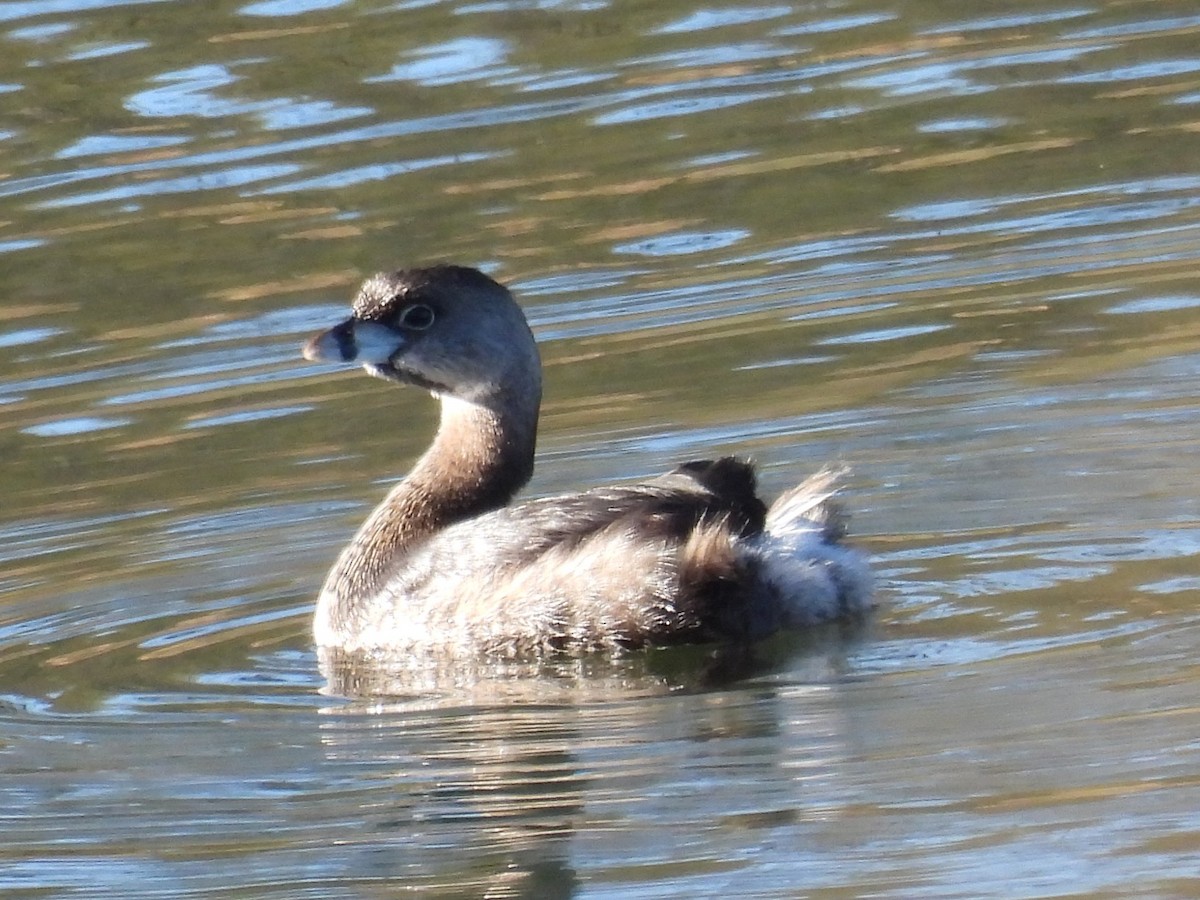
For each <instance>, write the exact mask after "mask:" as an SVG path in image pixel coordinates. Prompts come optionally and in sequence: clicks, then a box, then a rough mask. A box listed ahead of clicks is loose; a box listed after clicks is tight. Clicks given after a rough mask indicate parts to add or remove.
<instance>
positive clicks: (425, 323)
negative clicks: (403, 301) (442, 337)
mask: <svg viewBox="0 0 1200 900" xmlns="http://www.w3.org/2000/svg"><path fill="white" fill-rule="evenodd" d="M434 318H435V316H434V314H433V310H432V309H431V308H430V307H428V306H426V305H425V304H424V303H414V304H413V305H412V306H408V307H405V308H404V310H403V311H402V312H401V313H400V324H401V325H403V326H404V327H405V328H411V329H413V330H414V331H424V330H425V329H426V328H428V327H429V326H430V325H432V324H433V320H434Z"/></svg>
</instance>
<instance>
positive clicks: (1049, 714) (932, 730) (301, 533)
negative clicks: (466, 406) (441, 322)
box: [0, 0, 1200, 898]
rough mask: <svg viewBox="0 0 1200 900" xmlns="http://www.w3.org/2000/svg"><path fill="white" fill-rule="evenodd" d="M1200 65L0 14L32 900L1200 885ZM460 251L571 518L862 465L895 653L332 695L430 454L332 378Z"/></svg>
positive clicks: (787, 35) (890, 11) (13, 832)
mask: <svg viewBox="0 0 1200 900" xmlns="http://www.w3.org/2000/svg"><path fill="white" fill-rule="evenodd" d="M985 6H986V9H985V8H984V7H985ZM1198 35H1200V14H1198V13H1197V11H1196V8H1195V5H1194V4H1189V3H1175V2H1170V0H1156V2H1150V0H1141V2H1138V0H1133V2H1092V3H1082V4H1076V3H1068V4H1059V5H1054V4H1049V3H1044V2H1025V3H997V4H972V5H967V4H953V3H936V2H910V3H905V4H893V5H890V6H889V5H880V4H877V3H870V2H857V0H844V2H822V3H771V2H765V3H761V4H752V3H744V4H743V3H739V4H711V5H703V4H694V3H683V2H657V3H634V2H605V0H577V2H570V0H562V2H553V0H545V2H535V0H528V2H519V0H511V2H503V0H497V2H490V0H480V2H474V3H473V2H462V3H449V2H437V0H409V2H390V3H389V2H374V3H372V2H337V0H307V2H305V0H290V2H289V0H263V2H245V3H241V4H237V3H204V4H200V3H184V2H180V0H162V2H127V3H121V2H111V3H103V2H91V0H53V2H49V0H43V2H13V3H8V4H4V5H2V6H0V46H2V47H3V50H4V57H3V61H0V275H2V279H3V280H2V282H0V283H2V284H3V288H4V292H3V295H2V296H0V422H2V427H0V462H2V465H3V469H2V471H3V475H4V487H3V494H2V496H3V500H4V503H3V506H2V508H0V761H2V765H3V772H4V778H3V780H2V781H0V891H3V892H4V893H5V895H6V896H8V895H11V896H14V897H26V896H28V897H34V896H97V897H100V896H102V897H122V898H125V897H206V898H207V897H246V896H255V897H279V898H282V897H308V896H320V897H323V898H325V897H359V896H391V895H394V894H397V893H400V892H403V891H415V892H418V893H425V894H429V895H432V896H462V897H481V896H489V897H502V896H524V897H565V896H581V897H584V896H587V897H601V896H603V897H606V896H620V897H701V896H721V895H731V896H755V897H794V896H828V897H834V896H863V895H873V896H884V897H912V896H943V897H945V896H960V897H968V896H969V897H978V896H994V897H1012V896H1083V895H1086V896H1129V895H1137V896H1181V897H1182V896H1194V895H1195V894H1196V893H1197V892H1198V891H1200V862H1197V860H1200V813H1197V810H1198V809H1200V768H1198V766H1197V761H1198V759H1200V745H1198V742H1197V734H1200V706H1198V704H1197V701H1196V697H1197V692H1198V689H1200V668H1198V667H1197V664H1196V658H1197V651H1198V649H1200V616H1198V615H1197V612H1196V598H1197V596H1198V595H1200V527H1198V526H1200V502H1198V499H1197V485H1198V484H1200V462H1197V454H1196V452H1195V447H1196V445H1197V441H1198V439H1200V401H1198V400H1197V385H1198V384H1200V288H1198V286H1197V280H1196V272H1197V269H1198V263H1200V53H1198V51H1197V47H1198V46H1200V44H1198V43H1197V38H1198ZM433 260H453V261H456V262H462V263H466V264H471V265H478V266H482V267H484V268H485V269H486V270H487V271H489V272H491V273H492V274H493V275H495V276H496V277H498V278H500V279H502V280H504V281H506V282H507V283H510V284H511V285H512V286H513V288H514V290H515V291H516V292H517V294H518V296H519V298H520V299H521V301H522V303H523V304H524V306H525V307H526V309H527V311H528V313H529V316H530V319H531V322H532V324H533V326H534V329H535V331H536V332H537V334H538V337H539V339H540V340H541V342H542V347H543V353H544V357H545V361H546V365H547V373H546V380H547V398H546V409H545V416H544V419H543V425H542V430H541V433H542V442H541V448H540V455H539V462H538V474H537V475H536V476H535V479H534V482H533V484H532V485H531V487H530V490H531V491H532V492H533V493H535V494H544V493H551V492H554V491H560V490H567V489H571V488H577V487H582V486H587V485H591V484H594V483H597V482H601V481H608V480H619V479H629V478H636V477H640V476H643V475H647V474H650V473H654V472H657V471H660V470H662V469H663V468H665V467H667V466H669V465H670V464H671V463H672V461H675V460H678V459H681V458H691V457H695V456H697V455H704V454H710V453H739V454H743V455H748V456H751V457H753V458H755V459H756V460H757V461H758V462H759V463H760V465H761V470H762V482H763V484H764V486H765V487H766V488H767V489H768V490H769V491H776V490H779V489H781V488H783V487H784V486H786V485H788V484H790V483H791V482H793V481H794V480H796V479H798V478H799V477H802V475H804V474H806V473H807V472H809V471H811V470H812V469H814V468H816V467H817V466H819V465H820V464H821V463H823V462H825V461H828V460H841V461H843V462H845V463H848V464H849V465H851V466H852V467H853V469H854V472H855V476H854V478H853V480H852V483H851V490H850V493H849V496H848V503H849V505H850V506H851V508H852V510H853V512H854V519H853V530H854V532H855V533H856V535H857V536H858V540H859V541H860V542H861V543H862V544H863V545H864V546H865V547H866V548H868V549H869V550H870V551H871V552H872V553H873V554H874V556H875V560H876V565H877V568H878V571H879V573H880V581H881V597H880V599H881V608H880V610H879V612H878V614H877V615H876V616H875V617H874V619H873V620H872V621H871V622H869V623H867V624H866V625H864V626H862V627H854V628H831V629H825V630H821V631H818V632H816V633H814V634H806V635H796V636H790V637H787V638H784V639H781V640H778V641H775V642H772V643H771V644H770V645H769V646H767V647H764V648H763V649H762V653H761V657H762V658H761V659H759V660H757V661H756V665H753V666H749V667H744V668H736V669H733V670H723V669H720V668H719V667H717V666H716V665H715V664H714V662H713V660H712V659H711V658H710V656H709V655H708V654H707V653H706V652H704V651H698V650H679V651H672V652H663V653H651V654H635V655H631V656H630V657H628V658H624V659H620V660H616V661H605V660H584V661H574V662H561V663H557V662H556V663H548V664H546V665H544V666H538V667H534V666H529V667H522V666H515V665H505V666H500V665H489V664H483V663H481V664H479V665H473V666H469V667H452V668H451V669H450V671H444V672H439V673H429V672H425V673H421V674H420V676H419V677H417V676H414V675H412V674H411V673H407V674H404V673H402V674H401V675H400V676H398V678H399V682H398V683H399V687H397V683H392V684H390V685H389V686H390V687H391V688H392V691H391V693H390V694H389V695H388V696H385V697H381V696H376V697H373V698H361V697H360V698H357V699H354V700H345V699H342V698H339V697H337V696H334V695H333V694H332V693H331V692H330V691H329V690H328V689H327V687H326V685H325V683H324V679H323V678H322V676H321V674H320V672H319V670H318V666H317V661H316V657H315V654H314V652H313V650H312V647H311V646H310V644H309V641H308V636H307V628H308V616H309V614H310V612H311V606H312V602H313V598H314V594H315V591H316V589H317V587H318V586H319V584H320V581H321V578H322V577H323V575H324V572H325V570H326V568H327V567H328V565H329V563H330V561H331V560H332V558H333V557H334V555H335V554H336V552H337V549H338V548H339V547H340V546H341V545H342V543H343V542H344V541H345V540H346V539H347V537H348V536H349V534H350V533H351V531H352V529H353V528H354V526H355V524H356V522H357V521H358V520H359V519H361V517H362V516H363V515H364V514H365V511H366V510H367V509H368V508H369V506H370V505H371V504H372V503H373V502H374V501H375V500H376V499H377V498H378V497H379V496H380V494H381V493H382V491H383V490H384V488H385V486H386V485H387V484H388V483H390V481H391V480H392V479H394V478H395V477H397V476H398V475H400V474H401V473H402V472H403V470H404V468H405V466H406V465H407V464H408V462H409V461H410V460H411V459H412V458H413V456H414V455H415V454H416V453H418V452H419V451H420V449H421V448H422V446H423V444H424V442H425V441H426V440H427V439H428V437H429V434H430V430H431V428H432V427H433V424H434V421H435V419H434V415H435V412H434V410H433V408H432V405H431V403H430V401H429V399H428V398H427V397H425V396H423V395H421V394H420V393H419V392H416V391H398V390H395V389H389V388H388V387H387V386H386V385H383V384H380V383H378V382H374V381H371V380H368V379H366V378H364V377H362V376H361V375H355V374H339V373H334V372H331V371H329V370H327V369H325V368H323V367H318V366H312V365H309V364H306V363H304V362H303V361H302V360H300V359H299V355H298V346H299V343H300V342H301V341H302V339H303V338H304V337H305V336H306V335H307V334H308V333H309V332H311V331H313V330H315V329H317V328H318V327H322V326H324V325H326V324H328V323H329V322H330V321H332V320H333V319H334V318H335V317H337V316H338V315H340V314H341V312H342V310H343V309H344V307H345V305H346V303H347V300H348V297H349V296H350V293H351V292H352V290H353V287H354V285H355V283H356V281H357V280H358V279H359V278H360V277H361V276H362V275H364V274H366V273H368V272H370V271H373V270H375V269H378V268H385V267H391V266H397V265H401V264H409V263H416V262H425V261H433Z"/></svg>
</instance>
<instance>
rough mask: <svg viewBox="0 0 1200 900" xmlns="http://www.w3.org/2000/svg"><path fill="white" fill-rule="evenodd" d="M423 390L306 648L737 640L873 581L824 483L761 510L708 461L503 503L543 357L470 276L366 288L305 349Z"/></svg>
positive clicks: (747, 484)
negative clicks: (427, 431)
mask: <svg viewBox="0 0 1200 900" xmlns="http://www.w3.org/2000/svg"><path fill="white" fill-rule="evenodd" d="M304 355H305V357H306V358H308V359H310V360H332V361H337V362H352V363H358V364H361V365H362V366H363V368H364V369H366V370H367V372H369V373H370V374H372V375H375V376H377V377H379V378H384V379H386V380H388V381H395V382H399V383H402V384H414V385H417V386H418V387H422V388H426V389H427V390H429V391H430V392H431V393H432V394H433V395H434V396H435V397H437V398H438V399H439V400H440V401H441V408H442V415H441V424H440V426H439V428H438V432H437V436H436V437H435V439H434V441H433V444H432V446H430V448H429V449H428V450H427V451H426V452H425V454H424V455H423V456H422V457H421V458H420V459H419V460H418V461H417V463H416V465H415V466H414V467H413V469H412V471H411V472H409V474H408V477H406V478H405V479H404V480H403V481H401V482H400V483H399V484H397V485H396V486H395V487H394V488H393V489H392V490H391V492H390V493H389V494H388V495H387V497H386V498H385V499H384V501H383V502H382V503H381V504H380V505H379V506H378V507H377V508H376V509H375V511H374V512H372V513H371V515H370V516H369V517H368V518H367V520H366V522H364V523H363V525H362V527H361V528H360V529H359V530H358V534H357V535H355V537H354V539H353V540H352V541H351V542H350V544H349V545H348V546H347V547H346V548H345V549H344V550H343V551H342V553H341V556H340V557H339V558H338V560H337V563H336V564H335V565H334V567H333V569H332V571H330V573H329V576H328V578H327V579H326V581H325V585H324V587H323V588H322V589H321V595H320V598H319V600H318V601H317V610H316V616H315V619H314V622H313V632H314V635H315V637H316V641H317V644H318V645H320V646H323V647H329V648H338V649H341V650H349V651H381V652H389V653H395V652H402V653H408V652H412V651H421V650H429V651H443V652H444V651H451V652H460V653H499V654H505V655H512V654H523V653H529V652H540V651H549V650H571V649H575V650H590V649H605V648H612V649H615V648H618V647H622V648H632V647H640V646H647V645H658V644H674V643H683V642H704V641H722V640H723V641H752V640H757V639H759V638H762V637H765V636H767V635H769V634H771V633H772V632H775V631H777V630H779V629H781V628H789V627H796V626H801V625H808V624H814V623H817V622H821V621H826V620H829V619H834V618H837V617H839V616H842V615H848V614H853V613H857V612H861V611H862V610H864V609H866V608H867V607H868V606H869V604H870V594H871V575H870V571H869V569H868V566H867V563H866V561H865V559H864V557H863V556H862V554H861V553H860V552H859V551H857V550H855V549H853V548H851V547H847V546H845V545H843V544H841V543H840V539H841V537H842V530H843V529H842V524H841V517H840V516H839V514H838V512H837V510H836V507H835V505H834V503H833V502H832V499H831V497H832V494H833V492H834V490H835V484H834V483H835V481H836V473H832V472H828V471H826V472H822V473H819V474H818V475H815V476H813V477H812V478H810V479H808V480H807V481H806V482H804V483H803V484H801V485H800V486H798V487H796V488H793V489H792V490H790V491H788V492H787V493H785V494H784V495H783V496H782V497H780V498H779V499H778V500H776V501H775V503H774V504H773V505H772V506H771V507H770V508H769V509H768V508H767V507H766V505H765V504H764V503H763V502H762V501H761V500H760V499H759V498H758V496H757V495H756V494H755V484H754V471H753V469H752V467H751V466H750V465H749V464H747V463H745V462H741V461H739V460H736V459H731V458H724V459H717V460H704V461H697V462H688V463H684V464H683V465H681V466H679V467H678V468H676V469H675V470H673V471H672V472H669V473H668V474H666V475H664V476H662V477H660V478H656V479H653V480H651V481H646V482H643V483H640V484H633V485H628V486H623V487H602V488H596V489H593V490H590V491H586V492H583V493H578V494H565V495H562V496H556V497H547V498H544V499H539V500H530V501H526V502H523V503H519V504H516V505H509V503H510V501H511V500H512V498H513V495H514V494H515V493H516V492H517V490H518V489H519V488H521V486H522V485H524V484H525V482H526V481H528V480H529V477H530V475H531V474H532V472H533V457H534V445H535V442H536V437H537V424H538V410H539V407H540V405H541V398H542V374H541V361H540V359H539V357H538V351H537V346H536V344H535V343H534V339H533V335H532V333H531V332H530V330H529V326H528V324H527V323H526V321H525V316H524V315H523V314H522V312H521V309H520V307H518V306H517V304H516V302H515V301H514V300H513V298H512V295H511V294H510V293H509V292H508V291H507V290H506V289H505V288H503V287H502V286H500V285H499V284H497V283H496V282H495V281H493V280H492V279H491V278H488V277H487V276H486V275H484V274H482V273H481V272H478V271H476V270H474V269H469V268H462V267H459V266H434V267H431V268H422V269H408V270H403V271H399V272H394V273H391V274H379V275H375V276H373V277H371V278H369V279H367V281H366V282H365V283H364V284H363V285H362V287H361V288H360V289H359V292H358V296H357V297H355V300H354V305H353V309H352V315H351V317H350V318H349V319H347V320H346V321H344V322H342V323H341V324H339V325H337V326H335V327H333V328H331V329H330V330H329V331H326V332H323V333H321V334H318V335H316V336H315V337H313V338H312V339H311V340H310V341H309V342H308V344H307V345H306V346H305V347H304Z"/></svg>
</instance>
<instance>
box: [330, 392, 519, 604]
mask: <svg viewBox="0 0 1200 900" xmlns="http://www.w3.org/2000/svg"><path fill="white" fill-rule="evenodd" d="M539 400H540V397H534V398H533V402H532V404H531V403H529V402H528V401H525V402H514V401H513V400H512V398H509V397H497V398H490V399H489V401H488V402H486V403H483V404H476V403H470V402H467V401H463V400H459V399H456V398H453V397H443V398H442V401H441V403H442V417H441V424H440V425H439V427H438V432H437V436H436V437H435V438H434V441H433V444H432V445H431V446H430V447H429V449H428V450H426V451H425V453H424V455H422V456H421V458H420V459H419V460H418V461H417V463H416V465H415V466H414V467H413V469H412V471H411V472H410V473H409V474H408V476H407V477H406V478H405V479H404V480H403V481H401V482H400V483H399V484H397V485H396V486H395V487H394V488H392V490H391V491H390V492H389V493H388V495H387V497H386V498H385V499H384V501H383V502H382V503H381V504H380V505H379V506H378V507H377V508H376V509H375V511H374V512H373V513H371V515H370V516H369V517H368V518H367V520H366V522H364V523H363V525H362V527H361V528H359V530H358V533H357V534H356V535H355V536H354V539H353V540H352V541H351V542H350V545H349V546H347V547H346V549H345V550H343V551H342V555H341V556H340V557H339V559H338V561H337V564H336V565H335V566H334V568H333V571H331V572H330V573H329V578H328V580H327V581H326V584H325V591H324V592H323V593H333V594H336V595H337V596H338V597H339V598H341V599H342V600H343V601H353V600H354V599H356V598H362V597H369V596H373V595H375V594H376V593H378V591H379V590H380V589H381V588H382V587H383V586H384V584H385V583H386V581H387V578H388V576H389V575H390V574H391V573H392V572H394V571H395V570H396V568H397V566H398V565H400V564H402V562H403V559H404V557H405V555H406V553H407V552H408V551H410V550H411V549H413V548H414V547H415V546H417V545H419V544H420V543H421V542H422V541H423V540H424V539H426V538H428V537H429V536H430V535H433V534H436V533H437V532H439V531H441V530H442V529H444V528H446V527H448V526H450V525H453V524H455V523H456V522H461V521H463V520H464V519H469V518H472V517H474V516H477V515H479V514H481V513H485V512H488V511H490V510H493V509H498V508H499V507H501V506H504V505H506V504H507V503H508V502H509V500H511V499H512V497H513V495H514V494H515V493H516V492H517V491H518V490H519V489H520V488H521V487H522V486H523V485H524V484H525V483H526V482H527V481H528V480H529V477H530V476H531V475H532V474H533V457H534V447H535V444H536V440H537V417H538V401H539Z"/></svg>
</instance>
